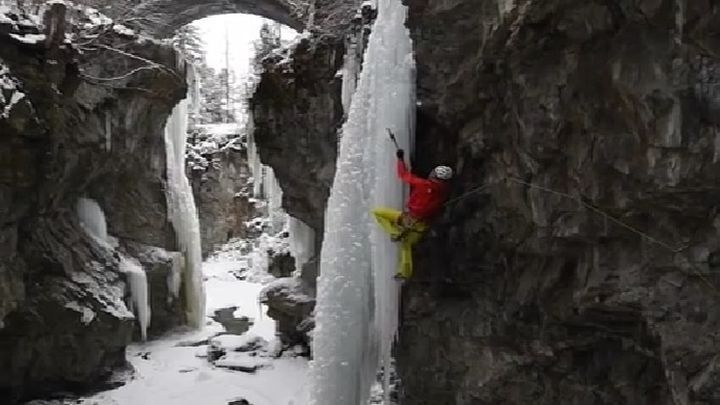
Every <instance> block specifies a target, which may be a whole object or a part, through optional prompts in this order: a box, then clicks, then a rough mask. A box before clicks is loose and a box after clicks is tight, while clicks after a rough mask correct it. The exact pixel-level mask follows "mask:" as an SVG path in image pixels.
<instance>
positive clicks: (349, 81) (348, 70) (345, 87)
mask: <svg viewBox="0 0 720 405" xmlns="http://www.w3.org/2000/svg"><path fill="white" fill-rule="evenodd" d="M357 57H358V55H357V44H356V43H351V44H349V45H348V49H347V52H346V54H345V63H344V64H343V69H342V91H341V100H342V106H343V112H344V113H345V114H347V113H348V112H349V111H350V102H351V101H352V96H353V94H354V93H355V86H356V81H357V74H358V71H357V70H358V66H357V65H358V60H357Z"/></svg>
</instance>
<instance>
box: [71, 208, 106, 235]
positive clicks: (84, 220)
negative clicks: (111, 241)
mask: <svg viewBox="0 0 720 405" xmlns="http://www.w3.org/2000/svg"><path fill="white" fill-rule="evenodd" d="M75 211H76V213H77V216H78V220H79V221H80V225H81V226H82V227H83V229H85V231H86V232H87V233H88V234H89V235H90V236H92V237H94V238H95V239H97V240H98V241H100V242H102V243H107V242H108V233H107V223H106V221H105V213H104V212H103V210H102V208H100V205H99V204H98V203H97V201H95V200H93V199H90V198H78V200H77V204H76V206H75Z"/></svg>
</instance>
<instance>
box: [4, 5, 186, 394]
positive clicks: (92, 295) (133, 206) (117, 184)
mask: <svg viewBox="0 0 720 405" xmlns="http://www.w3.org/2000/svg"><path fill="white" fill-rule="evenodd" d="M64 15H65V9H64V6H63V5H62V4H54V5H53V6H52V7H50V8H49V12H48V14H46V15H45V18H44V21H45V27H46V28H45V31H44V34H46V36H45V37H44V38H43V37H37V36H36V35H37V34H39V32H38V27H37V26H36V25H34V24H33V23H32V21H30V20H28V19H26V18H24V17H22V16H18V15H12V16H9V17H4V16H3V18H2V19H0V93H1V94H2V96H1V97H0V134H2V136H0V217H2V224H1V225H0V252H2V254H1V255H0V369H2V370H3V372H2V373H0V402H2V403H3V404H6V403H8V404H12V403H14V402H15V401H18V400H23V399H26V398H30V397H36V396H42V395H44V394H47V393H49V392H52V391H56V390H63V391H67V390H81V389H84V388H87V387H88V386H91V385H92V384H94V383H96V382H97V381H98V380H100V379H102V378H104V377H105V376H107V375H108V373H109V372H110V371H111V369H112V368H114V367H117V366H119V365H122V364H123V363H124V348H125V345H126V344H127V343H128V342H129V341H130V338H131V336H132V333H133V329H134V328H135V322H134V319H133V316H132V314H131V313H130V312H129V311H128V310H127V307H126V306H125V304H124V303H123V299H124V298H126V297H125V295H126V294H127V293H126V288H125V282H124V275H123V274H121V273H119V270H118V262H119V260H120V256H119V251H118V250H116V249H115V248H113V246H114V244H113V243H112V241H111V240H107V239H105V238H104V237H99V236H98V235H95V236H90V233H89V232H88V229H99V228H100V225H99V224H101V223H103V221H102V220H101V218H99V217H98V216H97V215H95V217H94V218H91V221H90V223H84V224H81V223H80V218H81V216H79V215H78V212H77V210H76V204H77V201H78V199H79V198H80V197H86V198H92V199H94V200H96V201H97V202H98V203H99V205H100V207H101V208H102V210H103V211H104V213H105V217H106V219H107V232H108V233H109V234H111V235H113V236H115V237H116V238H117V239H118V244H119V246H120V247H121V248H122V249H123V251H124V252H125V253H128V252H130V250H132V249H130V248H129V246H130V245H134V246H136V247H139V248H138V249H136V250H138V251H139V250H142V251H147V247H148V246H153V247H154V248H155V249H162V251H165V250H173V249H174V248H175V242H174V233H173V230H172V228H171V227H170V226H169V225H168V221H167V216H166V212H167V208H166V205H165V194H164V191H163V190H164V189H165V171H166V168H165V159H164V156H165V145H164V141H163V127H164V124H165V120H166V118H167V116H168V115H169V113H170V110H171V108H172V107H173V105H174V104H175V103H176V102H177V101H178V100H179V99H180V98H181V97H182V96H183V94H184V91H185V83H184V79H183V77H182V73H178V72H182V71H183V69H182V66H178V65H177V62H176V61H177V58H176V55H175V52H174V51H173V50H172V49H169V48H167V47H165V46H161V45H158V44H157V43H153V42H145V43H141V42H139V41H136V40H135V39H136V38H130V37H128V36H127V35H122V34H117V33H115V32H113V31H112V30H111V29H107V28H104V29H103V28H101V27H97V28H93V29H103V30H104V32H103V34H102V39H100V40H98V39H94V40H90V41H88V42H86V43H85V44H84V45H83V47H84V49H83V51H84V53H82V54H80V53H78V52H77V50H76V48H74V47H71V46H68V45H67V44H64V43H63V41H64V33H63V32H62V30H63V29H64V28H67V30H68V31H70V30H71V27H70V26H67V27H66V26H65V23H64V21H65V20H64ZM78 18H79V17H78ZM8 19H9V21H8ZM79 22H81V23H82V22H85V21H82V20H79ZM72 29H73V31H74V32H76V33H79V34H80V35H82V34H83V33H82V32H78V30H77V29H76V27H72ZM58 30H60V31H59V32H58ZM85 34H88V33H87V32H86V33H85ZM57 38H60V39H59V40H58V39H57ZM127 54H133V55H135V56H136V57H132V58H130V57H128V56H127ZM148 61H155V62H157V63H158V64H160V65H155V66H154V67H148V65H149V63H150V62H148ZM139 257H140V256H139ZM140 259H141V261H142V262H144V264H146V266H147V267H148V268H146V270H147V271H148V274H149V277H148V278H149V279H150V283H151V293H150V295H151V301H152V303H153V311H152V312H153V321H152V323H153V324H154V326H153V328H154V329H151V333H160V332H162V331H164V329H163V328H167V327H170V326H173V325H177V324H178V323H179V322H182V321H183V318H184V315H183V314H182V312H180V311H181V305H179V304H178V303H177V301H178V300H176V302H175V303H168V301H169V298H170V297H168V291H167V276H166V275H167V272H168V271H169V267H171V265H170V266H169V263H168V261H167V260H163V259H162V257H146V258H145V259H143V258H142V257H141V258H140ZM165 259H167V258H165ZM156 272H160V273H159V274H160V275H159V277H156V276H155V273H156ZM158 281H159V282H158ZM154 285H160V286H166V287H165V289H164V290H163V289H162V288H159V287H158V288H156V287H154ZM180 301H182V297H180ZM163 314H164V315H163ZM161 329H162V330H161Z"/></svg>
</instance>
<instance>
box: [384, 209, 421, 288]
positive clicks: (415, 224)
mask: <svg viewBox="0 0 720 405" xmlns="http://www.w3.org/2000/svg"><path fill="white" fill-rule="evenodd" d="M372 213H373V215H374V216H375V219H376V220H377V221H378V223H379V224H380V227H381V228H382V229H383V230H385V232H387V233H388V234H390V236H391V237H397V236H400V235H401V234H402V238H401V239H400V241H399V242H400V269H399V270H398V275H400V276H401V277H403V278H410V276H412V272H413V268H412V247H413V245H414V244H416V243H417V242H418V241H419V240H420V238H422V236H423V234H424V233H425V231H427V229H428V226H427V224H425V223H424V222H420V221H413V220H410V221H404V222H412V223H411V224H403V225H400V224H399V221H398V220H399V219H400V216H401V215H402V212H400V211H398V210H394V209H392V208H384V207H378V208H375V209H373V211H372Z"/></svg>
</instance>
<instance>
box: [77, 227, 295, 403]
mask: <svg viewBox="0 0 720 405" xmlns="http://www.w3.org/2000/svg"><path fill="white" fill-rule="evenodd" d="M241 245H242V243H240V242H238V241H236V242H234V244H230V245H228V246H227V247H226V248H225V249H223V250H222V251H221V252H219V253H218V254H217V255H216V256H215V257H212V258H210V259H208V260H207V261H206V262H205V263H204V264H203V275H204V277H205V291H206V293H207V309H206V316H207V323H206V325H205V326H204V327H203V328H202V329H201V330H199V331H191V332H184V333H176V334H173V335H170V336H167V337H165V338H163V339H162V340H156V341H151V342H147V343H143V344H134V345H132V346H131V347H129V348H128V359H129V361H130V362H131V363H132V365H133V367H134V368H135V374H134V376H133V377H132V379H131V380H130V381H128V382H127V384H125V385H124V386H122V387H120V388H117V389H115V390H112V391H106V392H102V393H99V394H97V395H94V396H92V397H90V398H86V399H84V400H82V401H81V402H79V404H83V405H227V404H228V402H230V401H233V400H239V399H245V400H247V401H249V403H250V404H252V405H304V404H305V401H304V400H303V399H302V398H304V397H305V395H306V394H305V392H304V389H305V387H306V385H307V376H306V373H307V359H305V358H301V357H289V356H288V357H282V358H274V357H273V353H272V352H273V350H272V347H273V346H274V345H275V344H276V343H277V342H276V338H275V322H274V321H273V320H272V319H270V318H268V317H267V316H266V315H265V314H264V312H265V311H266V309H267V308H265V307H264V306H262V307H261V305H260V304H259V303H258V294H259V293H260V290H261V289H262V288H263V284H262V283H261V282H268V281H270V280H272V279H273V278H272V277H271V276H268V275H267V274H263V272H262V270H261V269H260V266H258V265H257V263H255V265H253V260H252V259H253V255H254V254H257V251H251V252H250V253H249V254H248V255H245V254H243V253H247V252H241V251H240V249H239V248H238V247H239V246H241ZM256 262H257V261H256ZM238 275H242V276H243V277H241V278H246V280H240V279H239V278H238V277H237V276H238ZM229 307H237V309H236V310H235V312H234V314H233V315H234V316H235V317H239V316H246V317H248V318H250V319H252V320H253V321H254V324H253V325H252V326H251V327H250V329H249V330H248V331H247V332H246V333H245V334H243V335H241V336H237V335H235V336H232V335H222V336H219V337H216V338H213V339H211V340H212V341H213V345H214V346H219V347H224V348H226V349H228V355H227V356H226V357H225V358H223V359H221V360H219V361H218V363H217V365H218V366H219V367H218V366H213V365H212V364H211V363H209V362H208V359H207V358H206V356H207V343H208V342H207V341H206V340H207V339H208V338H212V337H213V336H214V335H215V334H217V333H220V332H223V331H224V329H223V327H222V326H221V325H220V324H219V323H217V322H215V321H213V320H212V319H211V318H210V317H211V316H212V315H214V314H215V310H218V309H222V308H229ZM263 339H264V340H265V341H267V342H270V343H269V346H270V349H269V351H268V352H253V351H248V352H235V351H231V350H232V349H234V348H238V347H243V346H245V345H248V344H251V343H252V342H262V341H263ZM198 342H201V343H203V344H201V345H194V346H189V345H188V343H198ZM179 344H184V345H179ZM233 368H236V369H237V368H239V369H243V368H257V370H256V371H255V373H246V372H242V371H234V370H233ZM73 403H76V402H73Z"/></svg>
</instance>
